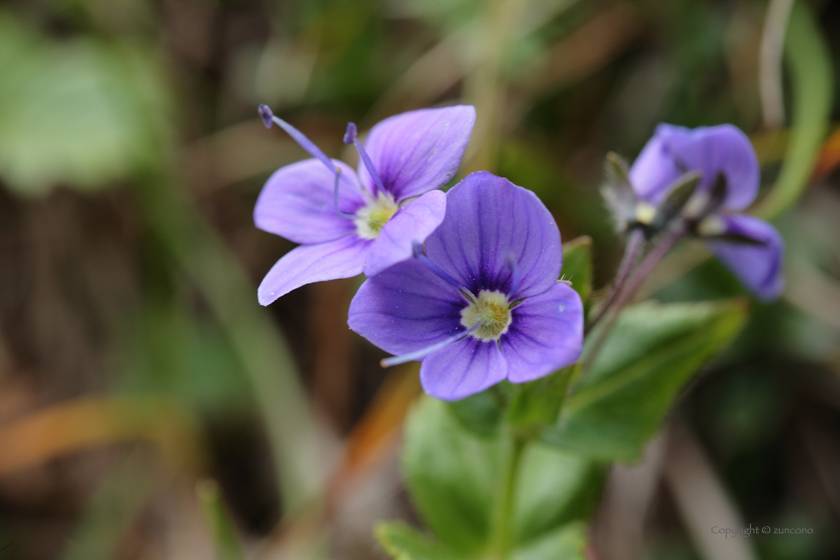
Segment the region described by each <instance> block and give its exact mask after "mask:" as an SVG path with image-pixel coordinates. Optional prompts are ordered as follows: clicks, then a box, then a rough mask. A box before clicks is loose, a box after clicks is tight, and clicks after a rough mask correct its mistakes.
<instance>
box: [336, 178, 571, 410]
mask: <svg viewBox="0 0 840 560" xmlns="http://www.w3.org/2000/svg"><path fill="white" fill-rule="evenodd" d="M446 196H447V203H446V216H445V217H444V219H443V223H442V224H441V225H440V227H438V229H436V230H435V231H434V232H433V233H432V234H431V235H430V236H429V237H428V238H427V239H426V243H425V253H423V249H422V247H421V246H420V244H419V243H418V244H416V245H415V258H413V259H409V260H405V261H402V262H400V263H398V264H396V265H394V266H392V267H390V268H388V269H386V270H385V271H383V272H381V273H379V274H378V275H375V276H372V277H370V278H369V279H368V280H367V281H365V283H364V284H362V287H361V288H359V291H358V292H357V293H356V296H355V297H354V298H353V301H352V302H351V304H350V313H349V319H348V323H349V325H350V328H351V329H353V330H354V331H356V332H357V333H359V334H361V335H362V336H364V337H365V338H367V339H368V340H370V341H371V342H373V343H374V344H376V345H377V346H379V347H380V348H382V349H384V350H386V351H388V352H390V353H392V354H398V355H400V356H399V357H397V358H390V359H388V360H383V363H384V365H394V364H397V363H402V362H406V361H410V360H422V362H423V364H422V366H421V368H420V380H421V382H422V384H423V388H424V389H425V390H426V392H427V393H429V394H430V395H432V396H434V397H437V398H440V399H445V400H457V399H461V398H463V397H466V396H468V395H471V394H473V393H478V392H479V391H483V390H484V389H486V388H487V387H490V386H491V385H494V384H496V383H498V382H500V381H502V380H504V379H507V380H509V381H512V382H514V383H524V382H526V381H531V380H533V379H536V378H538V377H542V376H544V375H547V374H549V373H551V372H552V371H555V370H557V369H559V368H562V367H565V366H567V365H570V364H572V363H574V362H575V361H577V359H578V358H579V357H580V353H581V348H582V345H583V306H582V304H581V300H580V297H579V296H578V295H577V293H576V292H575V291H574V290H573V289H572V288H570V287H569V286H567V285H566V284H564V283H563V282H558V278H559V276H560V268H561V266H562V260H563V250H562V246H561V244H560V232H559V230H558V229H557V225H556V224H555V223H554V219H553V218H552V217H551V214H550V213H549V212H548V210H547V209H546V208H545V206H543V204H542V202H540V200H539V199H538V198H537V197H536V195H534V193H532V192H531V191H528V190H526V189H523V188H521V187H517V186H516V185H514V184H512V183H511V182H510V181H508V180H507V179H503V178H501V177H496V176H495V175H492V174H491V173H487V172H484V171H480V172H477V173H473V174H471V175H469V176H468V177H467V178H466V179H464V180H463V181H461V182H460V183H459V184H457V185H456V186H455V187H453V188H452V189H451V190H450V191H449V192H448V193H447V195H446Z"/></svg>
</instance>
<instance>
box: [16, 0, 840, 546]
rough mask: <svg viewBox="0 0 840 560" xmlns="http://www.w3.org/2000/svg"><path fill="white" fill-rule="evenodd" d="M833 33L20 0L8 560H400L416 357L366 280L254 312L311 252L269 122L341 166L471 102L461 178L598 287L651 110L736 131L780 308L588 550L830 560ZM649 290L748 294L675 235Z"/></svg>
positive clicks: (839, 8) (746, 8)
mask: <svg viewBox="0 0 840 560" xmlns="http://www.w3.org/2000/svg"><path fill="white" fill-rule="evenodd" d="M791 5H792V8H791ZM838 29H840V4H838V3H836V2H829V1H809V0H797V1H796V2H791V1H789V0H772V1H771V2H767V1H765V0H718V1H713V0H667V1H666V0H541V1H528V0H449V1H446V2H443V1H441V2H437V1H427V0H364V1H363V0H298V1H292V0H285V1H281V0H277V1H270V0H241V1H234V0H216V1H212V0H54V1H49V0H8V1H7V2H4V3H3V5H2V6H0V559H3V560H6V559H10V560H11V559H51V558H68V559H75V558H80V559H81V558H84V559H97V558H103V559H104V558H120V559H123V558H124V559H135V558H137V559H140V558H143V559H147V558H209V557H212V556H213V554H215V552H214V550H216V551H218V553H219V555H220V557H222V558H237V557H240V556H241V555H242V554H243V552H242V551H243V550H244V551H245V553H246V554H248V555H249V556H250V557H254V558H310V557H311V558H337V559H355V558H381V557H383V553H382V552H381V551H380V550H379V549H378V547H377V545H375V544H374V540H373V537H372V536H371V528H372V526H373V523H374V521H375V520H376V519H379V518H382V517H398V518H403V519H406V520H413V519H416V517H415V513H414V512H412V510H411V508H410V506H409V505H408V501H407V499H406V497H405V491H404V488H403V483H402V482H401V478H400V475H399V471H398V466H397V461H396V459H395V457H396V451H397V448H398V443H399V438H400V434H401V425H402V421H403V418H404V417H405V414H406V411H407V409H408V407H409V405H410V403H411V402H412V401H413V399H414V398H415V396H416V395H417V394H418V392H419V386H418V383H417V380H416V368H415V367H413V366H406V367H404V368H403V369H396V370H394V371H388V372H385V371H383V370H381V369H380V368H379V366H378V364H377V361H378V358H379V357H381V356H380V353H379V351H378V350H376V349H375V348H373V347H372V346H370V345H369V344H367V343H366V342H364V341H363V340H361V339H360V338H359V337H357V336H355V335H353V334H352V333H350V332H349V330H348V329H347V328H346V322H345V321H346V311H347V305H348V303H349V300H350V297H351V296H352V293H353V291H354V290H355V287H356V286H357V285H358V283H359V279H355V280H348V281H335V282H330V283H326V284H318V285H312V286H306V287H304V288H302V289H300V290H297V291H296V292H294V293H292V294H290V295H288V296H287V297H284V298H283V299H281V300H280V301H278V302H277V303H275V304H274V305H272V306H271V307H270V308H268V309H262V308H260V307H259V306H258V305H257V303H256V285H257V284H258V282H259V281H260V279H261V278H262V276H263V274H265V272H266V271H267V270H268V269H269V268H270V266H271V265H272V264H273V262H274V261H275V260H276V259H277V258H279V257H280V256H281V255H282V254H283V253H284V252H286V251H288V250H290V249H291V248H292V244H290V243H289V242H287V241H285V240H283V239H280V238H277V237H274V236H271V235H268V234H265V233H263V232H260V231H257V230H256V229H255V228H254V226H253V224H252V221H251V211H252V208H253V205H254V201H255V200H256V196H257V194H258V193H259V190H260V188H261V186H262V183H263V182H264V180H265V179H266V178H267V176H268V175H269V174H270V172H271V171H273V170H274V169H276V168H278V167H280V166H282V165H285V164H288V163H291V162H294V161H297V160H300V159H303V157H304V156H305V154H304V153H303V152H302V150H300V149H299V148H298V147H297V146H296V145H295V144H294V143H293V142H292V141H291V140H289V139H288V138H286V137H284V136H282V135H280V134H278V133H277V131H276V130H272V131H266V130H265V129H264V128H263V127H262V124H261V122H260V121H259V119H258V118H257V115H256V106H257V104H258V103H268V104H269V105H271V106H272V108H273V109H274V110H275V113H277V114H279V115H280V116H282V117H283V118H285V119H287V120H289V121H290V122H291V123H293V124H294V125H295V126H296V127H298V128H299V129H301V130H302V131H304V132H305V133H306V134H307V135H308V136H309V137H310V138H312V139H313V140H314V141H315V142H316V143H317V144H318V145H319V146H321V147H322V148H323V149H324V150H325V151H326V152H327V153H328V154H329V155H331V156H336V157H343V158H344V159H346V160H347V161H349V162H351V163H354V159H353V155H352V153H351V152H349V151H347V150H346V149H345V147H344V146H343V145H342V144H341V137H342V133H343V130H344V127H345V125H346V123H347V122H348V121H354V122H357V123H358V124H359V125H360V128H361V129H362V130H364V129H365V128H367V127H369V126H370V125H371V124H373V123H375V122H376V121H378V120H379V119H381V118H383V117H385V116H388V115H390V114H393V113H397V112H401V111H405V110H410V109H415V108H419V107H425V106H433V105H435V104H442V103H452V102H465V103H471V104H474V105H476V108H477V110H478V121H477V123H476V128H475V131H474V133H473V137H472V141H471V144H470V148H469V152H468V154H467V158H466V160H465V162H464V164H463V166H462V169H461V173H460V176H463V175H464V174H465V173H467V172H469V171H472V170H476V169H488V170H491V171H494V172H497V173H499V174H502V175H505V176H507V177H509V178H510V179H511V180H512V181H514V182H515V183H517V184H519V185H522V186H525V187H527V188H530V189H532V190H534V191H536V192H537V193H538V195H539V196H540V197H541V198H542V199H543V201H545V203H546V205H548V207H549V209H550V210H551V211H552V212H553V213H554V215H555V217H556V219H557V222H558V224H559V226H560V228H561V231H562V234H563V237H564V239H565V240H569V239H572V238H574V237H576V236H578V235H583V234H586V235H590V236H592V237H593V239H594V256H595V270H594V274H595V278H596V282H595V285H596V287H602V286H603V285H604V284H605V283H606V282H608V281H609V278H610V276H611V274H612V273H613V270H614V267H615V265H616V258H617V256H618V254H619V253H620V249H621V240H620V239H618V238H617V237H616V235H615V234H614V233H613V230H612V226H611V224H610V222H609V218H608V216H607V214H606V212H605V210H604V208H603V206H602V203H601V200H600V196H599V194H598V187H599V183H600V178H601V162H602V160H603V157H604V155H605V153H606V152H607V151H610V150H614V151H617V152H619V153H621V154H623V155H625V156H627V157H628V158H632V157H634V156H635V155H636V154H637V153H638V151H639V150H640V149H641V147H642V145H643V144H644V142H645V141H646V139H647V138H648V137H649V136H650V134H651V133H652V131H653V128H654V126H655V125H656V123H658V122H660V121H666V122H671V123H674V124H680V125H685V126H700V125H711V124H718V123H722V122H732V123H734V124H736V125H738V126H740V127H741V128H742V129H744V130H745V131H746V132H747V133H748V134H749V135H750V137H751V138H752V139H753V141H754V144H755V146H756V149H757V151H758V153H759V157H760V159H761V161H762V166H763V189H764V191H765V193H766V196H765V198H764V199H763V200H762V201H761V202H760V203H759V205H758V209H757V211H758V212H759V213H761V214H762V215H764V216H767V217H774V218H778V220H777V222H776V223H777V225H778V226H779V227H780V228H781V230H782V232H783V234H784V236H785V238H786V241H787V244H788V248H787V259H788V261H787V276H788V287H787V290H786V292H785V295H784V297H783V298H782V300H781V301H779V302H778V303H776V304H773V305H768V306H765V305H759V304H753V305H752V315H751V316H752V319H751V322H750V325H749V327H748V328H747V330H746V331H745V333H744V334H743V335H742V336H741V337H740V339H739V340H738V342H737V344H736V345H735V346H733V347H732V348H730V350H729V351H728V352H727V353H726V354H725V356H724V357H722V358H721V359H719V360H717V361H715V362H714V363H713V364H710V365H709V366H708V367H707V368H706V369H705V370H704V371H703V372H702V374H701V375H700V376H699V378H698V379H697V380H696V381H695V382H694V383H693V384H692V385H691V386H690V387H689V389H688V390H687V391H686V393H685V394H684V395H683V397H682V398H681V400H680V404H679V406H678V408H677V410H675V411H674V412H673V414H672V415H671V419H670V420H669V421H668V422H667V424H666V426H665V427H664V429H663V432H662V434H661V435H660V436H659V437H658V438H657V439H656V440H655V441H654V443H653V444H651V445H650V446H649V449H648V452H647V453H646V455H645V458H644V459H643V461H642V462H641V463H640V464H638V465H635V466H618V467H616V468H614V469H613V470H612V471H611V473H610V474H609V476H608V479H607V484H606V490H605V492H604V496H603V499H602V502H601V506H600V508H599V510H598V512H597V513H596V514H595V515H594V518H593V519H594V524H593V527H592V530H591V536H592V538H593V544H592V547H591V557H592V558H600V559H603V560H619V559H625V558H626V559H631V558H649V559H659V558H661V559H665V558H667V559H669V560H674V559H682V558H685V559H694V558H703V559H712V558H714V559H716V560H717V559H722V558H727V559H729V558H731V559H734V560H739V559H750V558H768V559H774V560H775V559H779V560H782V559H791V560H793V559H796V560H807V559H823V558H824V559H828V558H837V557H838V556H840V533H838V531H837V527H838V526H840V477H838V473H840V378H839V377H838V376H840V241H838V240H840V219H838V216H840V184H838V183H840V173H838V172H837V170H836V167H837V164H838V162H840V133H838V132H837V131H836V130H835V127H834V124H833V123H834V122H836V120H837V118H838V117H840V98H838V93H837V92H838V91H840V89H832V83H833V81H834V80H835V78H836V75H837V73H838V70H840V67H839V66H838V65H840V33H838ZM794 203H795V206H794ZM645 292H646V295H648V296H654V297H656V298H658V299H661V300H664V301H691V300H697V299H718V298H726V297H731V296H735V295H741V294H742V291H741V288H740V286H739V284H738V283H737V281H735V280H734V279H733V278H732V277H731V276H730V275H729V274H728V272H726V270H724V269H723V267H722V266H720V265H719V264H718V263H717V262H715V261H712V260H708V259H706V258H705V254H704V253H703V252H702V250H701V249H700V248H698V247H694V246H693V245H690V244H687V245H686V246H685V247H681V248H680V250H679V251H677V252H675V253H674V254H673V255H672V256H671V257H670V258H669V259H668V260H667V261H666V262H665V263H664V264H663V266H662V267H661V270H659V271H658V273H657V274H656V275H655V276H654V277H653V278H652V279H651V281H650V282H648V284H647V286H646V288H645ZM197 486H198V491H196V488H197ZM727 524H728V525H734V526H740V525H742V524H743V525H747V524H752V525H753V526H762V527H763V526H765V525H769V526H772V527H807V528H812V529H813V534H809V535H807V536H803V535H770V536H766V537H764V536H755V537H752V538H750V539H739V540H737V543H736V541H733V540H731V539H730V540H729V541H727V540H725V539H723V537H722V536H719V535H713V534H712V533H711V527H712V526H715V525H717V526H727Z"/></svg>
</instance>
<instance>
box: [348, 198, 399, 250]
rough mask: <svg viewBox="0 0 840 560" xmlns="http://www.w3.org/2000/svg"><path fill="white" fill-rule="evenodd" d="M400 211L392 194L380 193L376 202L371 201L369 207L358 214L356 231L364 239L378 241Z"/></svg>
mask: <svg viewBox="0 0 840 560" xmlns="http://www.w3.org/2000/svg"><path fill="white" fill-rule="evenodd" d="M397 210H399V206H397V203H396V202H394V197H393V196H391V194H390V193H386V192H382V191H380V192H379V193H377V195H376V200H373V201H371V202H370V203H369V204H368V205H367V206H363V207H362V208H360V209H359V211H358V212H356V218H355V220H354V221H355V223H356V230H357V231H358V232H359V237H361V238H363V239H376V238H377V237H379V232H381V231H382V228H383V227H385V224H387V223H388V220H390V219H391V218H392V217H393V216H394V214H396V213H397Z"/></svg>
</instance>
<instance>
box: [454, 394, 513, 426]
mask: <svg viewBox="0 0 840 560" xmlns="http://www.w3.org/2000/svg"><path fill="white" fill-rule="evenodd" d="M502 386H503V384H500V385H498V386H496V387H491V388H490V389H488V390H486V391H482V392H480V393H476V394H475V395H471V396H469V397H467V398H465V399H461V400H459V401H452V402H449V403H447V406H449V410H450V412H451V413H452V414H453V416H455V418H456V419H457V420H458V422H460V423H461V426H463V427H464V428H466V429H468V430H470V431H471V432H473V433H475V434H477V435H479V436H483V437H492V436H495V435H496V434H497V433H498V432H499V426H500V425H501V423H502V418H503V416H504V412H503V410H502V407H503V402H502V400H503V399H504V400H506V399H507V397H506V396H505V395H504V394H502V391H503V390H502Z"/></svg>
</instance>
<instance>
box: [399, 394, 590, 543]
mask: <svg viewBox="0 0 840 560" xmlns="http://www.w3.org/2000/svg"><path fill="white" fill-rule="evenodd" d="M499 445H500V444H499V441H498V439H488V438H482V437H479V436H477V435H474V434H473V433H471V432H469V431H467V430H466V429H465V428H464V427H463V426H462V425H461V424H460V423H459V422H458V421H457V420H456V419H455V417H454V415H453V414H451V413H450V408H449V407H447V406H446V404H445V403H443V402H441V401H438V400H435V399H432V398H431V397H424V398H423V399H421V400H420V402H419V403H418V404H417V406H416V407H415V408H414V409H413V410H412V412H411V414H410V415H409V417H408V422H407V427H406V441H405V450H404V453H403V462H404V470H405V475H406V479H407V484H408V489H409V492H410V493H411V496H412V499H413V501H414V505H415V506H416V507H417V509H418V510H419V511H420V513H421V515H422V517H423V519H424V520H425V522H426V523H427V524H428V526H429V527H430V528H431V529H432V531H433V532H434V533H435V535H436V536H437V537H438V538H439V539H440V540H441V542H443V543H445V544H446V545H447V546H449V547H451V548H452V549H453V550H457V551H458V552H461V553H477V552H479V551H481V550H484V549H485V547H486V545H487V542H488V537H489V530H490V529H489V528H490V512H491V510H492V501H493V496H494V495H495V494H496V490H495V489H496V488H497V486H498V484H499V480H498V479H499V476H500V470H501V469H500V465H499V458H500V447H499ZM598 478H599V471H598V469H597V468H596V467H595V466H593V465H592V464H591V463H589V462H587V461H585V460H583V459H580V458H579V457H576V456H573V455H569V454H566V453H563V452H560V451H558V450H556V449H552V448H550V447H548V446H545V445H539V444H536V445H530V446H529V447H527V448H526V449H525V451H524V455H523V458H522V462H521V464H520V474H519V478H518V482H517V490H516V494H517V502H516V505H515V508H514V522H513V523H514V534H515V536H516V538H517V541H518V542H527V541H530V540H533V539H535V538H537V537H538V536H540V535H542V534H544V533H546V532H548V531H551V530H553V529H555V528H557V527H558V526H560V525H561V524H564V523H567V522H568V521H571V520H574V519H580V518H582V517H583V516H585V515H587V514H588V513H589V511H590V510H591V505H592V503H594V497H595V494H596V493H595V489H596V488H597V483H598Z"/></svg>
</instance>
